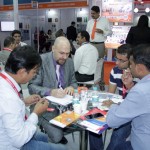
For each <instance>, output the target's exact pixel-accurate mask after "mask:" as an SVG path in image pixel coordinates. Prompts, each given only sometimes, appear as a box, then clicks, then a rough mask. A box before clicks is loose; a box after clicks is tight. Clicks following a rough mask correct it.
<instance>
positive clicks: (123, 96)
mask: <svg viewBox="0 0 150 150" xmlns="http://www.w3.org/2000/svg"><path fill="white" fill-rule="evenodd" d="M126 93H127V89H126V87H125V86H124V85H123V86H122V98H125V97H126Z"/></svg>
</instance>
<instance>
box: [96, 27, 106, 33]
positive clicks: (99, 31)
mask: <svg viewBox="0 0 150 150" xmlns="http://www.w3.org/2000/svg"><path fill="white" fill-rule="evenodd" d="M95 32H97V33H100V34H103V33H104V31H103V30H101V29H98V28H96V31H95Z"/></svg>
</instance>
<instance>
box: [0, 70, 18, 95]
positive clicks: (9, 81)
mask: <svg viewBox="0 0 150 150" xmlns="http://www.w3.org/2000/svg"><path fill="white" fill-rule="evenodd" d="M0 76H1V77H2V78H3V79H5V80H6V81H7V82H8V83H9V84H10V85H11V86H12V88H13V89H14V90H15V92H16V93H17V95H18V96H19V97H20V93H19V92H18V90H17V88H16V87H15V85H14V84H13V82H12V81H11V80H10V79H9V78H8V77H7V76H5V75H4V74H2V73H0Z"/></svg>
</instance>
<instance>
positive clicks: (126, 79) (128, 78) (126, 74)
mask: <svg viewBox="0 0 150 150" xmlns="http://www.w3.org/2000/svg"><path fill="white" fill-rule="evenodd" d="M121 79H122V82H123V84H124V85H125V86H126V88H127V89H131V88H132V87H133V86H134V83H133V77H132V74H131V72H130V69H129V68H128V69H126V70H123V74H122V77H121Z"/></svg>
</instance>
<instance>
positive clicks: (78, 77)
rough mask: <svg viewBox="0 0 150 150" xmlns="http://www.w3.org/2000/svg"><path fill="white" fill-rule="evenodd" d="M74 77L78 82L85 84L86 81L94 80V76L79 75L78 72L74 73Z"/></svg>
mask: <svg viewBox="0 0 150 150" xmlns="http://www.w3.org/2000/svg"><path fill="white" fill-rule="evenodd" d="M75 77H76V80H77V81H78V82H87V81H91V80H94V74H93V75H87V74H80V73H79V72H75Z"/></svg>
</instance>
